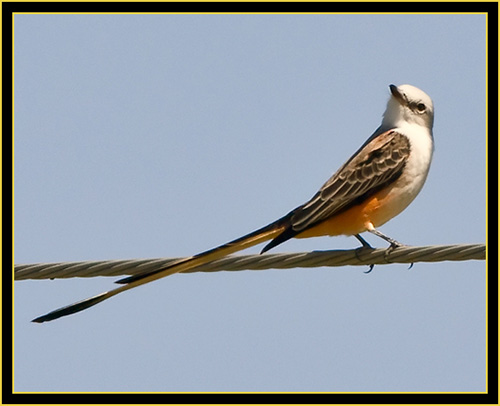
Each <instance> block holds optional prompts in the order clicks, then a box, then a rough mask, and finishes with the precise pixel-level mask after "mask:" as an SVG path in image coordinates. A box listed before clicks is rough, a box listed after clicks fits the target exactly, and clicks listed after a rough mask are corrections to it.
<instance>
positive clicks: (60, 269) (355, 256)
mask: <svg viewBox="0 0 500 406" xmlns="http://www.w3.org/2000/svg"><path fill="white" fill-rule="evenodd" d="M179 259H181V258H156V259H131V260H111V261H83V262H57V263H39V264H17V265H14V279H15V280H17V281H19V280H27V279H55V278H75V277H83V278H92V277H96V276H120V275H136V274H140V273H143V272H148V271H154V270H156V269H160V268H162V267H164V266H166V265H168V264H170V263H173V262H175V261H178V260H179ZM484 259H486V245H485V244H457V245H432V246H422V247H414V246H403V247H398V248H396V249H394V250H392V251H388V250H387V249H370V248H360V249H355V250H334V251H312V252H298V253H293V254H266V255H230V256H227V257H225V258H222V259H219V260H217V261H213V262H210V263H208V264H205V265H203V266H200V267H196V268H193V269H190V270H188V271H186V272H185V273H191V272H218V271H244V270H264V269H289V268H316V267H320V266H328V267H337V266H346V265H356V266H359V265H364V266H366V265H380V264H388V263H397V264H413V263H416V262H441V261H467V260H484Z"/></svg>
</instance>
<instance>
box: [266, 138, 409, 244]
mask: <svg viewBox="0 0 500 406" xmlns="http://www.w3.org/2000/svg"><path fill="white" fill-rule="evenodd" d="M409 155H410V142H409V140H408V138H407V137H406V136H404V135H402V134H400V133H398V132H396V131H393V130H390V131H386V132H384V133H381V134H380V135H376V136H373V137H371V138H370V139H369V140H368V141H367V142H366V143H365V144H364V145H363V146H362V147H361V148H360V149H359V150H358V151H357V152H356V153H355V154H354V155H353V156H352V157H351V158H350V159H349V160H348V161H347V162H346V163H345V164H344V165H343V166H342V167H341V168H340V169H339V170H338V171H337V172H336V173H335V174H334V175H333V176H332V177H331V178H330V179H328V181H327V182H326V183H325V184H324V185H323V186H322V187H321V189H320V190H319V191H318V192H317V193H316V194H315V195H314V196H313V197H312V198H311V200H309V201H308V202H307V203H305V204H304V205H302V206H299V207H297V208H296V209H295V210H293V211H292V212H290V213H289V215H288V216H287V218H288V227H287V229H286V230H285V231H284V232H283V233H282V234H281V235H279V236H277V237H276V238H275V239H274V240H273V241H271V242H270V243H269V244H268V245H267V246H266V247H265V248H264V250H263V252H265V251H267V250H269V249H271V248H272V247H275V246H276V245H278V244H280V243H282V242H284V241H286V240H288V239H290V238H292V237H294V236H295V235H297V234H299V233H300V232H303V231H305V230H307V229H308V228H311V227H313V226H315V225H318V224H319V223H321V222H323V221H325V220H327V219H329V218H330V217H331V216H333V215H335V214H338V213H340V212H341V211H343V210H347V209H348V208H350V207H352V206H353V205H356V204H357V203H358V202H361V201H362V200H364V199H365V198H366V197H367V196H368V195H370V194H373V193H376V192H377V191H378V190H380V189H381V188H383V187H384V186H385V185H387V184H388V183H389V182H392V181H394V180H395V179H397V178H398V177H399V176H400V175H401V172H402V170H403V168H404V166H405V164H406V162H407V160H408V157H409Z"/></svg>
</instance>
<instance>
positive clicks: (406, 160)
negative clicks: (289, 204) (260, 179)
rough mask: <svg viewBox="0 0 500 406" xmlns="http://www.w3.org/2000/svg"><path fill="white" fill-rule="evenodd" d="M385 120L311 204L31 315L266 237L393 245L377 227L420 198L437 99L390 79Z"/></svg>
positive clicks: (79, 305) (90, 302) (77, 306)
mask: <svg viewBox="0 0 500 406" xmlns="http://www.w3.org/2000/svg"><path fill="white" fill-rule="evenodd" d="M389 90H390V96H389V100H388V102H387V106H386V110H385V112H384V114H383V117H382V123H381V125H380V126H379V127H378V128H377V129H376V130H375V132H374V133H373V134H372V135H371V136H370V137H369V138H368V139H367V140H366V142H365V143H363V144H362V145H361V147H360V148H359V149H358V150H357V151H356V152H355V153H354V154H353V155H352V156H351V157H350V158H349V159H348V160H347V161H346V162H345V163H344V164H343V165H342V166H341V167H340V168H339V169H338V170H337V171H336V172H335V173H334V174H333V175H332V176H331V177H330V178H329V179H328V180H327V181H326V183H325V184H324V185H323V186H322V187H321V188H320V189H319V190H318V192H317V193H316V194H314V195H313V196H312V198H311V199H310V200H308V201H307V202H306V203H304V204H302V205H300V206H298V207H296V208H295V209H293V210H292V211H290V212H289V213H288V214H286V215H285V216H283V217H281V218H279V219H278V220H276V221H273V222H272V223H270V224H268V225H266V226H264V227H262V228H259V229H258V230H256V231H253V232H251V233H249V234H246V235H244V236H242V237H239V238H237V239H235V240H232V241H230V242H228V243H225V244H222V245H219V246H217V247H215V248H212V249H210V250H207V251H204V252H202V253H199V254H196V255H193V256H191V257H188V258H184V259H180V260H178V261H176V262H175V263H172V264H169V265H167V266H165V267H163V268H160V269H157V270H153V271H148V272H145V273H140V274H136V275H132V276H128V277H125V278H123V279H120V280H118V281H116V283H118V284H121V285H122V286H120V287H117V288H115V289H112V290H109V291H107V292H103V293H101V294H98V295H96V296H93V297H91V298H88V299H85V300H82V301H79V302H76V303H73V304H70V305H68V306H65V307H62V308H59V309H56V310H54V311H51V312H49V313H47V314H45V315H43V316H40V317H37V318H35V319H33V320H32V321H33V322H35V323H43V322H47V321H51V320H55V319H58V318H60V317H63V316H67V315H70V314H73V313H77V312H80V311H82V310H85V309H88V308H89V307H92V306H94V305H96V304H98V303H100V302H102V301H104V300H107V299H109V298H111V297H113V296H115V295H117V294H119V293H121V292H124V291H126V290H129V289H132V288H135V287H137V286H140V285H143V284H146V283H149V282H152V281H154V280H157V279H160V278H163V277H165V276H169V275H172V274H175V273H178V272H184V271H186V270H189V269H192V268H194V267H197V266H200V265H203V264H206V263H208V262H211V261H214V260H217V259H220V258H222V257H225V256H227V255H230V254H233V253H235V252H238V251H241V250H244V249H246V248H249V247H252V246H254V245H257V244H260V243H263V242H266V241H268V243H267V245H265V247H264V248H263V249H262V251H261V253H264V252H267V251H269V250H270V249H271V248H274V247H276V246H277V245H279V244H281V243H283V242H285V241H287V240H289V239H291V238H309V237H317V236H338V235H346V236H354V237H356V238H357V239H358V240H359V242H360V243H361V244H362V246H361V247H360V248H366V247H369V248H371V246H370V245H369V244H368V242H366V240H365V239H364V238H363V237H361V235H360V234H361V233H363V232H369V233H371V234H374V235H376V236H378V237H380V238H382V239H384V240H385V241H386V242H388V243H389V244H390V245H389V247H388V250H392V249H394V248H396V247H400V246H402V245H403V244H401V243H399V242H398V241H397V240H395V239H393V238H390V237H388V236H386V235H385V234H383V233H382V232H380V231H379V230H378V227H380V226H382V225H383V224H385V223H386V222H387V221H389V220H390V219H392V218H393V217H395V216H397V215H398V214H400V213H401V212H402V211H403V210H404V209H405V208H406V207H408V205H409V204H410V203H411V202H412V201H413V200H414V199H415V197H416V196H417V195H418V193H419V192H420V190H421V189H422V187H423V185H424V183H425V180H426V178H427V175H428V172H429V168H430V165H431V161H432V155H433V152H434V138H433V133H432V127H433V123H434V105H433V102H432V99H431V98H430V97H429V96H428V95H427V94H426V93H425V92H423V91H422V90H420V89H419V88H417V87H415V86H412V85H409V84H403V85H400V86H395V85H392V84H391V85H389Z"/></svg>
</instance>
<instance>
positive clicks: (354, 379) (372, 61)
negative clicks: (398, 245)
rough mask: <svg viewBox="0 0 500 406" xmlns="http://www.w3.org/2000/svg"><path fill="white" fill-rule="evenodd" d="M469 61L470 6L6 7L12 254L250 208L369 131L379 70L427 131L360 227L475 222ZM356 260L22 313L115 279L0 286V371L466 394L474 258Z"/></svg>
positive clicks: (103, 254) (186, 226)
mask: <svg viewBox="0 0 500 406" xmlns="http://www.w3.org/2000/svg"><path fill="white" fill-rule="evenodd" d="M485 69H486V68H485V16H484V15H190V16H188V15H17V16H16V17H15V262H16V263H33V262H55V261H80V260H99V259H128V258H156V257H177V256H185V255H191V254H194V253H197V252H199V251H203V250H205V249H209V248H211V247H213V246H216V245H219V244H221V243H223V242H226V241H228V240H230V239H233V238H236V237H238V236H240V235H242V234H244V233H247V232H249V231H252V230H253V229H256V228H258V227H260V226H263V225H265V224H267V223H269V222H270V221H272V220H274V219H276V218H277V217H279V216H282V215H283V214H285V213H287V212H288V211H289V210H291V209H292V208H294V207H296V206H297V205H299V204H301V203H303V202H304V201H306V200H307V199H309V198H310V197H311V196H312V194H314V193H315V192H316V190H317V189H318V188H319V187H320V186H321V185H322V184H323V182H324V181H325V180H326V179H327V178H328V177H329V176H330V175H331V174H332V173H333V172H334V171H335V170H336V169H337V168H338V167H339V166H340V165H341V164H342V163H343V162H344V161H345V160H346V159H347V158H348V157H349V156H350V155H351V154H352V153H353V152H354V151H355V150H356V149H357V148H358V147H359V146H360V145H361V144H362V143H363V142H364V141H365V139H366V138H367V137H368V136H369V135H370V134H371V133H372V132H373V130H375V128H376V127H377V126H378V125H379V123H380V119H381V114H382V113H383V111H384V109H385V104H386V101H387V99H388V97H389V90H388V85H389V84H391V83H394V84H396V85H399V84H403V83H410V84H412V85H415V86H418V87H420V88H421V89H422V90H424V91H425V92H427V93H428V94H429V95H430V96H431V97H432V98H433V100H434V104H435V126H434V137H435V143H436V150H435V155H434V161H433V164H432V167H431V171H430V174H429V178H428V180H427V183H426V185H425V187H424V189H423V190H422V192H421V194H420V195H419V196H418V197H417V199H416V200H415V201H414V202H413V203H412V205H411V206H410V207H409V208H408V209H407V210H406V211H405V212H404V213H403V214H401V215H400V216H399V217H397V218H395V219H394V220H392V221H391V222H390V223H388V224H386V225H385V226H383V227H382V228H381V231H383V232H384V233H386V234H388V235H390V236H392V237H393V238H395V239H397V240H399V241H401V242H404V243H406V244H412V245H433V244H454V243H481V242H485V204H486V203H485ZM367 239H368V240H369V241H370V242H371V243H372V244H373V245H374V246H378V247H384V246H385V243H384V242H383V241H381V240H379V239H377V238H373V237H372V236H368V237H367ZM357 246H358V242H357V240H356V239H354V238H352V237H350V238H347V237H336V238H315V239H309V240H293V241H289V242H287V243H286V244H283V245H281V246H279V247H277V248H276V249H275V251H274V252H293V251H307V250H314V249H346V248H354V247H357ZM260 248H261V247H256V248H255V249H252V250H249V251H247V252H258V250H259V249H260ZM365 270H366V269H365V268H364V267H342V268H318V269H296V270H289V271H276V270H269V271H264V272H250V271H248V272H237V273H225V272H220V273H214V274H190V275H174V276H171V277H169V278H165V279H162V280H160V281H157V282H155V283H152V284H149V285H147V286H144V287H141V288H138V289H136V290H133V291H130V292H127V293H124V294H122V295H119V296H118V297H116V298H113V299H112V300H109V301H107V302H105V303H103V304H101V305H98V306H96V307H94V308H92V309H89V310H87V311H85V312H83V313H79V314H76V315H73V316H69V317H65V318H63V319H60V320H57V321H54V322H51V323H45V324H43V325H39V324H33V323H30V320H31V319H33V318H34V317H36V316H39V315H40V314H43V313H46V312H47V311H50V310H53V309H54V308H57V307H60V306H62V305H66V304H69V303H72V302H74V301H77V300H80V299H83V298H86V297H88V296H91V295H94V294H97V293H99V292H101V291H104V290H108V289H109V288H111V287H113V281H114V280H115V279H116V278H94V279H72V280H63V281H23V282H17V283H16V284H15V390H16V391H363V392H368V391H484V390H485V340H486V338H485V286H486V285H485V284H486V278H485V263H484V262H482V261H469V262H457V263H453V262H443V263H436V264H424V263H417V264H415V265H414V266H413V268H412V269H411V270H408V269H407V267H406V266H405V265H389V266H377V267H375V269H374V271H373V272H372V273H370V274H364V273H363V272H364V271H365Z"/></svg>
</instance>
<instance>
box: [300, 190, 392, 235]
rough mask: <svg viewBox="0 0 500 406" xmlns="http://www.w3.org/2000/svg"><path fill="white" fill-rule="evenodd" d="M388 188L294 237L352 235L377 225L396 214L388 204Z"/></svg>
mask: <svg viewBox="0 0 500 406" xmlns="http://www.w3.org/2000/svg"><path fill="white" fill-rule="evenodd" d="M389 190H390V189H384V190H381V191H380V192H378V193H376V194H374V195H373V196H370V197H369V198H368V199H366V200H365V201H364V202H362V203H360V204H358V205H356V206H353V207H351V208H350V209H347V210H345V211H343V212H341V213H339V214H337V215H335V216H333V217H331V218H329V219H328V220H325V221H323V222H322V223H320V224H318V225H317V226H315V227H311V228H310V229H308V230H305V231H304V232H302V233H300V234H297V235H296V236H295V238H308V237H319V236H322V235H330V236H334V235H354V234H360V233H362V232H365V231H367V230H370V229H373V228H374V227H378V226H380V225H382V224H384V223H385V222H387V221H388V220H390V219H391V218H392V217H394V216H395V215H397V214H398V212H396V213H391V211H393V210H392V209H391V208H390V207H389V206H390V205H389V204H388V203H389V201H390V200H391V199H390V196H389V195H388V192H389Z"/></svg>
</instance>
